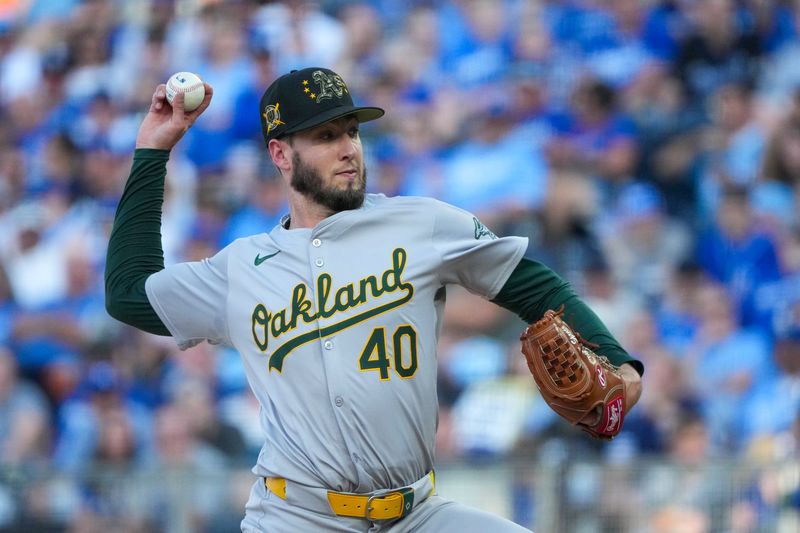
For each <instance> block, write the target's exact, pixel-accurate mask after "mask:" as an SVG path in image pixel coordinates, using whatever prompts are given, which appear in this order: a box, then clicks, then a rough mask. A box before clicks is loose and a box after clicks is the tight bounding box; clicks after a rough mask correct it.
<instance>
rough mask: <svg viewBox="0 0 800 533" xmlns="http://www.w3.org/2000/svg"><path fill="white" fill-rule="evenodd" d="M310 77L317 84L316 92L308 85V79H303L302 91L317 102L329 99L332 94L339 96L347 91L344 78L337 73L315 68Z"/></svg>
mask: <svg viewBox="0 0 800 533" xmlns="http://www.w3.org/2000/svg"><path fill="white" fill-rule="evenodd" d="M311 78H312V79H313V80H314V83H316V84H317V86H318V87H319V90H318V91H317V92H314V91H312V90H311V88H310V87H309V86H308V85H309V82H308V80H303V92H304V93H306V95H307V96H308V97H309V98H311V99H312V100H314V101H316V102H317V103H320V102H322V101H323V100H329V99H331V98H333V97H334V96H335V97H336V98H341V97H342V95H344V93H346V92H347V85H345V84H344V80H343V79H342V78H341V76H339V75H338V74H333V75H331V74H327V73H325V72H323V71H321V70H315V71H314V73H313V74H311Z"/></svg>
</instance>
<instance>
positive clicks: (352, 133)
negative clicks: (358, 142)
mask: <svg viewBox="0 0 800 533" xmlns="http://www.w3.org/2000/svg"><path fill="white" fill-rule="evenodd" d="M348 133H349V135H350V137H352V138H353V139H355V138H356V137H358V128H352V129H351V130H350V131H349V132H348Z"/></svg>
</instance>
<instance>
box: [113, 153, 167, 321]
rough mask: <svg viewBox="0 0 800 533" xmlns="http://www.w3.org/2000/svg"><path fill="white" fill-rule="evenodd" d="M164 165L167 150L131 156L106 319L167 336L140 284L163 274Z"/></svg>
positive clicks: (115, 239)
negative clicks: (161, 272)
mask: <svg viewBox="0 0 800 533" xmlns="http://www.w3.org/2000/svg"><path fill="white" fill-rule="evenodd" d="M168 160H169V151H168V150H155V149H150V148H141V149H138V150H136V151H135V152H134V155H133V164H132V166H131V172H130V176H129V177H128V182H127V183H126V184H125V190H124V191H123V192H122V197H121V198H120V201H119V205H118V206H117V213H116V216H115V217H114V227H113V229H112V230H111V237H110V238H109V242H108V251H107V253H106V271H105V285H106V310H107V311H108V314H109V315H111V316H112V317H114V318H116V319H117V320H119V321H121V322H125V323H126V324H130V325H132V326H134V327H137V328H139V329H142V330H144V331H147V332H149V333H154V334H156V335H170V332H169V330H168V329H167V328H166V326H165V325H164V323H163V322H162V321H161V319H160V318H159V317H158V315H157V314H156V312H155V310H154V309H153V306H152V305H150V300H149V299H148V298H147V293H146V292H145V288H144V285H145V281H146V280H147V278H148V276H150V274H153V273H155V272H158V271H160V270H163V269H164V251H163V249H162V247H161V206H162V204H163V203H164V178H165V177H166V175H167V161H168Z"/></svg>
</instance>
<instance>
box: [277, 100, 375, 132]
mask: <svg viewBox="0 0 800 533" xmlns="http://www.w3.org/2000/svg"><path fill="white" fill-rule="evenodd" d="M384 113H385V111H384V110H383V109H381V108H380V107H355V106H352V107H337V108H335V109H330V110H328V111H326V112H324V113H320V114H319V115H315V116H314V117H312V118H310V119H308V120H305V121H303V122H301V123H300V124H297V125H295V126H294V127H292V128H289V129H286V130H284V131H282V132H281V133H280V135H278V136H279V137H280V136H283V135H288V134H290V133H297V132H298V131H303V130H307V129H310V128H313V127H315V126H319V125H320V124H324V123H326V122H330V121H331V120H336V119H337V118H341V117H346V116H348V115H355V117H356V120H358V122H369V121H370V120H375V119H376V118H381V117H382V116H383V115H384Z"/></svg>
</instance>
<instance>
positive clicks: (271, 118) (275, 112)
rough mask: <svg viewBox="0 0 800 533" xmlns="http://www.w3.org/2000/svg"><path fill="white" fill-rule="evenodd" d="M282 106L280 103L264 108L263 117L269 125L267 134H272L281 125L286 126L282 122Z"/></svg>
mask: <svg viewBox="0 0 800 533" xmlns="http://www.w3.org/2000/svg"><path fill="white" fill-rule="evenodd" d="M280 106H281V104H280V102H278V103H277V104H275V105H268V106H267V107H265V108H264V113H263V116H264V121H265V122H266V123H267V133H270V132H271V131H272V130H274V129H275V128H277V127H278V126H280V125H281V124H285V122H284V121H282V120H281V110H280Z"/></svg>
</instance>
